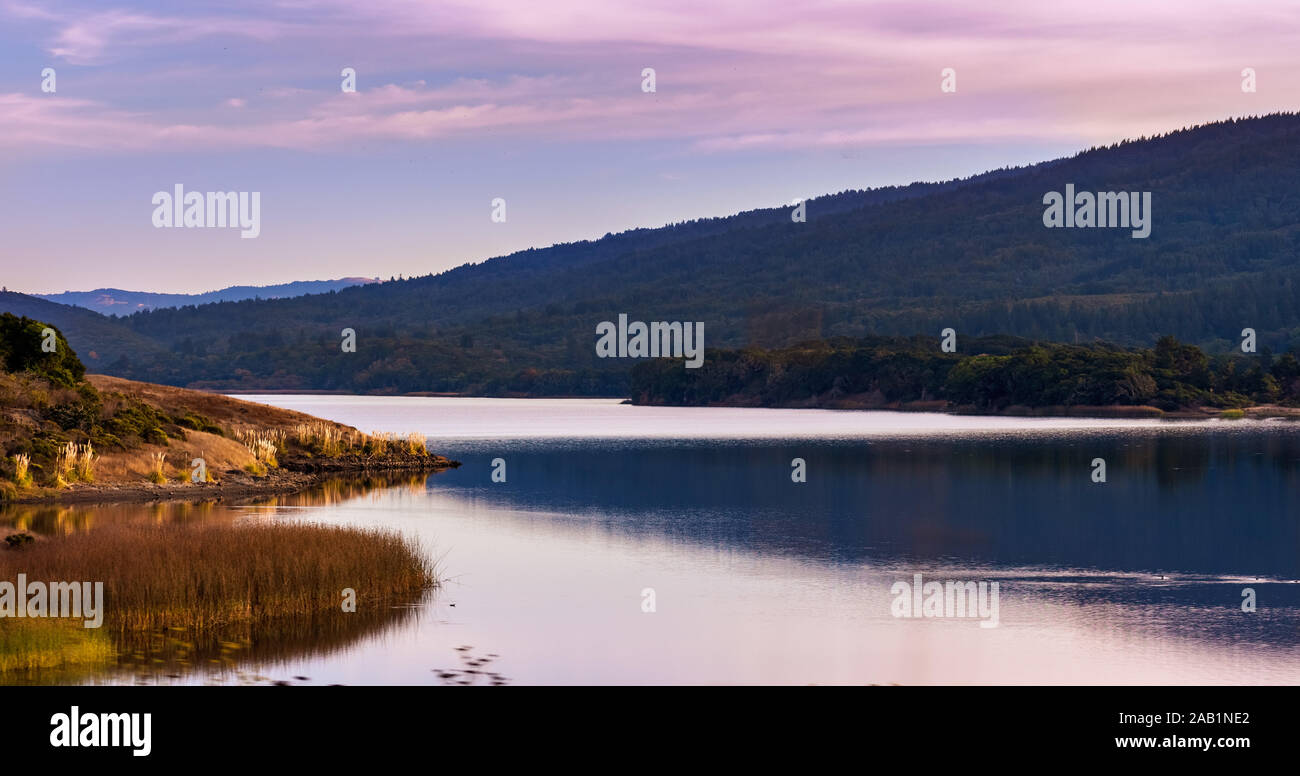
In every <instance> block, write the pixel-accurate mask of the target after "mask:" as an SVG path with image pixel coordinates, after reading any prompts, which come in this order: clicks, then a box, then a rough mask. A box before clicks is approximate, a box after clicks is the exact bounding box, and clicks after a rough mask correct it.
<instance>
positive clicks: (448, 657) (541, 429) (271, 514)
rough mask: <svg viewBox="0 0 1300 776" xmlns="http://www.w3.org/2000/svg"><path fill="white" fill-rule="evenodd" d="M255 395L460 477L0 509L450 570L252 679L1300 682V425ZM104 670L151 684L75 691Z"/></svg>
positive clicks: (34, 523) (42, 519) (40, 526)
mask: <svg viewBox="0 0 1300 776" xmlns="http://www.w3.org/2000/svg"><path fill="white" fill-rule="evenodd" d="M242 398H248V399H251V400H254V401H260V402H265V403H268V404H274V405H277V406H281V407H287V408H291V409H296V410H302V411H304V412H309V413H311V414H313V415H318V416H322V417H326V418H330V419H333V420H337V421H340V422H343V423H347V424H350V425H353V426H356V427H358V428H360V429H362V430H365V431H372V430H377V431H394V432H407V431H420V432H422V433H425V434H427V435H428V436H429V439H430V446H431V447H432V448H433V449H434V450H435V451H436V452H439V453H443V454H446V455H449V456H451V457H453V458H456V459H458V460H460V461H462V462H463V463H464V466H462V467H461V468H460V469H457V470H454V471H449V472H445V473H440V474H436V475H432V476H428V477H425V476H419V477H414V478H410V477H408V478H400V479H399V480H397V481H394V482H393V483H392V484H388V485H384V486H379V487H370V486H360V485H348V484H343V483H340V484H336V485H335V486H332V487H329V488H325V489H322V490H320V491H317V492H315V493H311V494H303V495H299V496H294V497H289V498H282V499H276V500H274V501H272V502H270V503H264V504H259V505H250V506H242V507H221V506H207V507H201V508H196V507H157V508H150V507H115V508H98V509H73V508H66V509H60V510H55V511H54V512H53V513H51V512H50V510H48V509H47V510H46V512H45V513H41V514H32V513H30V512H29V513H28V514H26V516H23V515H21V514H19V513H17V512H12V511H11V512H9V513H4V514H0V521H3V520H5V519H8V520H9V521H10V522H15V521H20V522H21V521H25V523H24V525H26V526H28V527H29V528H30V530H38V531H39V530H54V529H53V528H52V527H51V526H52V524H53V522H58V521H67V522H70V523H76V522H77V521H81V522H90V523H93V522H94V521H95V520H96V519H98V520H112V519H130V517H131V515H132V514H138V513H140V512H141V511H143V510H150V509H152V510H154V512H155V513H157V514H159V515H164V516H166V517H167V518H169V519H176V518H178V516H183V517H186V518H187V519H204V520H217V519H227V520H248V519H254V520H285V521H317V522H323V523H335V524H351V525H360V526H384V527H388V528H395V529H397V530H400V531H402V532H403V533H405V534H407V535H409V536H411V537H414V538H416V539H418V540H419V541H420V542H421V543H422V545H423V546H424V547H425V548H426V549H427V550H428V551H429V552H430V554H432V555H433V556H435V557H437V558H439V559H440V564H441V569H442V573H443V574H444V576H445V577H446V580H447V581H446V583H445V585H444V586H443V588H442V589H441V590H439V591H436V592H435V593H432V594H431V595H430V596H428V597H427V598H426V599H425V600H423V601H421V602H415V603H414V604H413V605H412V606H410V607H404V608H403V609H402V610H400V611H397V610H394V612H393V613H392V616H391V617H388V618H387V619H384V620H383V621H375V622H368V623H366V624H365V625H364V626H358V627H357V630H356V632H355V633H353V634H350V635H349V634H343V635H339V634H333V635H332V636H331V638H330V639H329V641H328V644H325V643H316V644H313V643H310V642H311V640H310V638H309V639H307V640H306V642H305V643H302V644H297V645H280V646H282V647H284V648H283V649H279V650H276V651H269V652H265V651H264V652H263V653H261V654H259V653H256V652H255V653H253V654H252V657H251V658H250V661H249V663H248V664H247V665H246V666H244V668H245V670H247V671H249V672H251V673H255V674H257V675H261V676H264V677H267V678H270V679H284V680H290V681H293V682H294V683H306V684H330V683H343V684H442V683H446V682H448V681H455V680H457V679H459V678H461V677H462V675H457V677H454V678H452V679H449V678H448V677H447V676H445V675H440V674H439V673H438V672H437V671H435V669H457V668H460V667H462V666H461V664H462V662H463V660H464V659H466V658H467V657H478V656H485V655H495V656H497V657H495V658H494V660H493V663H492V664H491V666H492V668H493V669H494V670H496V671H499V672H500V673H501V674H503V675H504V676H505V677H507V678H508V681H509V682H510V683H512V684H530V683H636V684H640V683H792V684H804V683H881V684H887V683H901V684H934V683H938V684H963V683H998V684H1002V683H1143V684H1147V683H1151V684H1161V683H1286V684H1295V683H1300V583H1297V581H1296V580H1297V579H1300V513H1298V512H1297V506H1298V503H1297V502H1298V499H1297V495H1296V494H1298V493H1300V425H1296V424H1289V423H1283V422H1268V421H1265V422H1258V421H1235V422H1229V421H1206V422H1196V423H1187V422H1177V423H1175V422H1161V421H1133V420H1088V419H1028V418H1024V419H1022V418H976V417H950V416H945V415H931V414H903V413H888V412H832V411H821V410H763V409H716V408H648V407H632V406H628V405H622V404H620V403H618V402H617V401H607V400H508V399H450V398H446V399H444V398H409V397H402V398H382V397H340V396H285V395H274V396H246V397H242ZM497 458H500V459H503V460H504V462H505V475H506V481H505V482H504V483H494V482H493V481H492V476H491V475H492V471H493V463H492V462H493V459H497ZM794 458H801V459H803V460H804V462H805V465H806V473H807V481H806V482H804V483H795V482H792V480H791V472H792V467H791V461H792V459H794ZM1096 458H1101V459H1104V461H1105V465H1106V482H1104V483H1096V482H1093V479H1092V474H1093V466H1092V462H1093V460H1094V459H1096ZM196 510H197V511H196ZM915 574H922V575H923V580H924V581H927V582H928V581H939V582H946V581H956V582H968V581H969V582H976V583H978V582H997V583H998V587H999V598H998V622H997V627H981V626H980V622H981V620H980V619H979V618H974V617H910V618H909V617H896V616H894V613H893V611H892V610H893V609H894V608H895V607H896V606H897V603H896V599H897V598H899V597H900V596H899V595H898V594H897V591H896V589H895V584H896V583H898V582H900V581H901V582H907V583H911V582H913V580H914V575H915ZM1247 588H1249V589H1250V590H1253V591H1254V593H1253V597H1254V600H1255V604H1256V610H1255V611H1253V612H1245V611H1243V609H1242V602H1243V600H1244V599H1243V592H1244V591H1245V590H1246V589H1247ZM647 589H652V590H653V598H654V609H655V610H654V611H653V612H646V611H643V604H644V602H645V600H646V597H645V594H646V592H647ZM902 597H903V598H909V596H902ZM385 617H387V615H385ZM986 620H987V618H986ZM458 648H468V649H460V650H458ZM296 676H298V677H308V678H307V679H301V680H297V679H292V677H296ZM106 680H110V681H133V680H134V679H133V678H131V677H125V678H124V677H121V676H118V677H103V676H101V677H90V678H86V679H84V681H106ZM149 681H150V683H185V682H190V683H202V682H212V681H229V676H228V675H219V674H214V673H207V672H192V673H185V674H183V675H179V676H176V677H170V678H169V677H165V676H164V677H155V678H152V679H150V680H149Z"/></svg>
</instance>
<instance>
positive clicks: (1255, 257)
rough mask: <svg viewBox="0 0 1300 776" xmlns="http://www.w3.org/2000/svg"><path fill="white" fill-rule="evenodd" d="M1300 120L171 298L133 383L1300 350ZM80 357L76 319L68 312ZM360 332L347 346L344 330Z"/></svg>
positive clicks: (559, 380) (1221, 126)
mask: <svg viewBox="0 0 1300 776" xmlns="http://www.w3.org/2000/svg"><path fill="white" fill-rule="evenodd" d="M1298 141H1300V116H1297V115H1296V114H1279V115H1271V116H1266V117H1261V118H1250V119H1241V120H1232V121H1225V122H1220V123H1215V124H1209V125H1205V126H1200V127H1195V128H1192V129H1185V130H1179V131H1176V132H1171V133H1170V134H1168V135H1164V136H1161V137H1158V138H1143V139H1138V140H1130V141H1125V142H1123V143H1119V144H1117V145H1113V146H1108V147H1104V148H1094V149H1090V150H1088V151H1085V152H1082V153H1079V154H1077V155H1076V156H1073V157H1070V158H1067V159H1061V160H1055V161H1051V162H1045V163H1043V164H1039V165H1035V166H1032V167H1027V168H1019V169H1011V170H1001V171H997V172H995V173H991V174H987V175H984V176H977V177H975V178H971V179H967V180H964V181H953V182H948V183H943V184H917V185H913V186H910V187H901V188H892V189H882V190H873V191H868V192H844V193H841V194H838V195H833V196H829V197H823V198H818V199H814V200H810V201H809V202H808V203H807V216H808V220H807V222H806V223H795V222H792V221H791V219H790V215H789V214H790V208H789V207H781V208H774V209H770V210H765V211H754V212H751V213H746V214H742V215H739V216H735V217H732V218H730V219H708V220H701V221H694V222H689V223H684V224H675V225H671V226H667V227H663V228H660V229H644V230H635V231H632V232H625V233H622V234H619V235H607V236H606V237H604V238H602V239H600V240H595V241H590V242H581V243H573V244H566V245H558V246H554V247H551V248H547V249H539V250H531V251H524V252H521V253H516V254H512V255H510V256H505V257H501V258H498V259H493V260H490V261H486V262H483V263H481V264H476V265H465V266H462V267H459V268H457V269H454V270H451V271H448V272H444V273H441V274H439V275H433V276H426V277H421V278H414V279H410V280H405V281H397V282H389V283H384V284H380V285H371V286H361V287H356V288H349V289H345V290H342V291H338V292H335V293H331V294H322V295H312V296H304V297H298V298H295V299H283V300H269V301H243V302H235V303H220V304H213V305H204V306H200V307H185V308H180V309H167V310H155V311H152V312H145V313H141V314H138V315H135V316H132V317H131V318H129V319H127V320H126V322H125V323H124V324H122V325H124V326H126V327H129V331H130V332H131V333H133V334H134V335H136V336H139V337H141V338H143V339H145V340H147V341H149V342H152V343H156V344H157V345H158V346H160V348H161V349H162V351H163V352H162V353H158V352H154V351H151V350H148V349H143V350H141V351H140V352H139V353H128V354H126V355H124V356H123V357H120V358H117V359H115V360H114V361H113V362H112V363H110V364H108V365H107V367H106V368H105V370H104V371H108V372H109V373H111V374H117V375H120V376H124V377H130V378H134V379H140V380H150V381H155V382H165V383H172V384H179V385H200V386H208V387H222V388H315V389H341V390H357V391H453V390H463V391H470V392H484V393H496V392H506V391H520V392H527V393H540V394H570V393H571V394H592V393H599V394H609V395H619V394H624V393H625V391H626V386H627V383H626V373H627V370H628V368H629V366H630V362H628V361H626V360H623V359H606V360H601V359H597V358H596V357H595V348H594V343H595V327H596V325H597V324H598V323H599V322H601V321H606V320H615V319H616V318H617V316H618V314H619V313H627V314H628V315H629V317H630V318H632V319H633V320H645V321H653V320H659V321H701V322H703V323H704V325H705V331H706V340H705V344H706V345H707V346H709V347H743V346H748V345H758V346H766V347H780V346H785V345H790V344H793V343H797V342H801V341H806V340H810V339H819V338H826V337H836V336H864V335H869V334H904V335H914V334H924V335H927V336H937V335H938V332H939V330H940V329H941V328H945V327H952V328H954V329H956V330H957V331H958V332H960V333H961V334H962V335H963V336H979V335H985V334H1009V335H1015V336H1019V337H1026V338H1031V339H1036V340H1056V341H1064V342H1088V341H1092V340H1094V339H1098V338H1099V339H1105V340H1110V341H1113V342H1116V343H1120V344H1125V345H1148V346H1149V345H1150V343H1152V342H1154V341H1156V340H1157V339H1158V338H1159V337H1160V336H1161V335H1165V334H1171V335H1174V336H1176V337H1178V338H1179V339H1181V340H1183V341H1186V342H1193V343H1197V344H1200V345H1204V346H1207V347H1208V348H1209V349H1210V350H1216V349H1220V350H1222V349H1226V348H1227V347H1229V345H1230V343H1232V342H1235V338H1237V337H1238V335H1239V333H1240V332H1241V330H1242V329H1243V328H1246V327H1250V328H1254V329H1255V330H1256V331H1257V332H1258V335H1259V339H1260V344H1261V345H1262V346H1268V347H1271V348H1272V349H1273V350H1275V351H1282V350H1285V349H1287V347H1289V346H1291V345H1293V344H1295V343H1296V342H1297V341H1300V326H1298V325H1297V320H1296V317H1297V316H1296V313H1297V310H1300V267H1297V263H1296V258H1297V253H1298V251H1300V191H1297V187H1296V185H1295V182H1296V181H1297V180H1300V142H1298ZM1066 184H1074V187H1075V190H1076V191H1080V192H1082V191H1089V192H1097V191H1117V192H1151V201H1152V211H1153V212H1152V215H1151V218H1152V222H1151V232H1150V236H1149V237H1147V238H1146V239H1134V238H1133V237H1132V236H1131V230H1130V229H1095V228H1094V229H1086V228H1079V229H1048V228H1046V227H1044V225H1043V210H1044V205H1043V197H1044V194H1046V193H1047V192H1051V191H1057V192H1061V191H1064V189H1065V186H1066ZM43 317H44V318H45V319H46V320H51V321H52V322H54V323H56V324H57V325H59V326H60V327H61V328H62V330H63V331H65V332H66V333H67V334H68V336H69V339H70V340H71V341H72V343H73V345H74V347H79V348H83V347H84V346H81V345H78V342H77V337H78V330H77V327H76V326H72V325H69V324H67V323H65V322H64V321H62V320H59V319H58V318H56V317H55V316H52V315H50V314H48V313H45V314H44V316H43ZM343 328H352V329H355V331H356V333H357V351H356V352H355V353H343V352H341V349H340V347H339V337H340V331H341V330H342V329H343Z"/></svg>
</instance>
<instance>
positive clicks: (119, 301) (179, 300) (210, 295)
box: [31, 278, 379, 315]
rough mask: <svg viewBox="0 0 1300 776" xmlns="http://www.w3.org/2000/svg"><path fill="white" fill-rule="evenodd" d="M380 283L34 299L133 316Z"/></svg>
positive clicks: (344, 281)
mask: <svg viewBox="0 0 1300 776" xmlns="http://www.w3.org/2000/svg"><path fill="white" fill-rule="evenodd" d="M378 282H379V278H338V279H336V280H298V281H294V282H292V283H280V284H278V285H272V286H229V287H227V288H221V289H218V290H216V291H207V292H204V293H201V294H159V293H154V292H151V291H126V290H123V289H120V288H96V289H95V290H93V291H63V292H61V293H58V294H31V296H35V297H38V298H40V299H45V300H46V301H50V302H57V303H59V304H67V305H73V306H74V307H84V308H86V309H87V310H94V311H95V312H97V313H101V314H103V315H131V314H132V313H137V312H141V311H144V310H154V309H157V308H160V307H184V306H185V305H198V304H211V303H212V302H238V301H241V300H244V299H287V298H290V297H295V296H303V295H305V294H324V293H328V292H330V291H339V290H341V289H344V288H351V287H352V286H360V285H365V284H367V283H378Z"/></svg>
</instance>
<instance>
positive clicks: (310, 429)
mask: <svg viewBox="0 0 1300 776" xmlns="http://www.w3.org/2000/svg"><path fill="white" fill-rule="evenodd" d="M294 437H295V438H296V439H297V441H298V444H299V445H300V446H302V447H303V448H306V449H307V450H310V451H312V452H313V453H314V454H316V455H320V456H324V457H326V458H338V457H340V456H344V455H362V456H366V457H369V458H378V457H382V456H386V455H390V454H393V453H397V452H405V453H408V454H410V455H420V456H424V455H428V454H429V450H428V447H427V445H426V444H425V437H424V435H423V434H420V433H418V432H411V433H409V434H405V435H398V434H393V433H389V432H385V431H373V432H371V433H369V434H363V433H361V432H359V431H344V430H341V429H339V428H337V427H335V426H331V425H329V424H327V423H301V424H299V425H298V427H297V428H296V429H294Z"/></svg>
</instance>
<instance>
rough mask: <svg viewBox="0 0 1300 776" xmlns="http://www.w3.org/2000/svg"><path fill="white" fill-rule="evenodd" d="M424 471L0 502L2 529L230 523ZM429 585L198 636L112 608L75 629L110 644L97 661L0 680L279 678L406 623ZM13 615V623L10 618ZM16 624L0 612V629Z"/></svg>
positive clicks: (410, 484)
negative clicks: (275, 488) (220, 494)
mask: <svg viewBox="0 0 1300 776" xmlns="http://www.w3.org/2000/svg"><path fill="white" fill-rule="evenodd" d="M425 480H426V476H423V475H420V476H412V475H406V474H404V475H401V476H379V477H365V478H358V479H338V480H329V481H326V482H323V483H321V484H320V485H319V486H317V487H314V488H312V489H311V490H309V491H305V492H302V493H299V494H294V495H291V496H276V497H273V498H265V499H256V500H253V501H250V502H248V504H246V505H245V506H244V507H242V508H232V507H231V506H227V505H223V504H218V503H213V502H203V503H186V502H163V503H152V504H143V505H140V504H137V505H129V504H114V505H101V506H86V505H74V506H50V505H17V506H14V505H11V506H9V507H6V508H4V509H0V527H2V528H3V529H4V531H3V532H4V533H9V532H29V533H33V534H37V535H43V536H58V535H66V534H71V533H74V532H87V531H93V530H95V529H96V528H97V527H98V528H102V527H104V526H109V525H119V524H139V523H147V524H159V525H161V524H179V525H185V524H197V523H199V522H204V523H209V524H210V523H221V522H224V523H233V522H238V521H247V520H254V519H258V518H257V516H256V514H255V513H249V512H248V511H246V509H247V508H249V507H252V508H256V507H272V508H287V507H304V506H311V507H325V506H328V505H331V504H338V503H341V502H344V501H349V500H355V499H359V498H364V497H365V496H366V495H367V494H371V493H377V492H379V491H381V490H385V489H387V490H389V491H399V490H402V489H407V490H410V489H416V490H418V491H421V492H422V491H423V489H424V487H425ZM436 595H437V593H436V591H432V590H431V591H426V592H425V593H423V594H421V595H419V596H417V597H414V598H410V599H407V600H399V601H391V602H389V603H388V604H386V605H383V606H375V607H366V606H363V607H358V609H357V610H356V611H355V612H343V611H342V610H341V609H329V610H324V611H320V612H315V613H313V614H312V615H310V616H306V617H276V618H263V619H258V620H255V621H252V622H243V623H238V624H234V625H228V626H225V627H217V628H214V629H205V630H204V631H203V632H202V633H201V634H198V633H193V632H190V631H188V630H187V629H185V628H178V627H171V628H166V629H162V630H149V631H138V630H130V629H125V628H122V627H116V626H115V623H114V622H113V616H112V608H111V606H110V607H109V609H108V612H107V618H106V621H105V624H104V627H103V628H102V629H100V630H93V631H81V630H79V629H78V630H75V631H74V632H72V633H70V634H67V635H69V636H71V637H75V638H78V639H85V638H90V639H99V640H108V641H109V642H111V650H107V651H106V655H105V657H104V658H103V659H101V660H97V661H94V662H89V663H79V664H74V665H65V666H61V667H58V668H43V669H32V670H26V671H16V670H15V671H7V672H0V684H71V683H85V682H90V683H97V682H108V683H136V684H160V683H162V684H165V683H169V682H172V681H176V680H184V681H194V680H195V678H196V676H197V677H199V678H201V679H202V680H203V681H205V682H207V683H214V684H227V683H241V684H257V683H266V682H284V681H287V680H286V679H284V678H279V676H280V673H281V672H279V670H278V669H280V668H281V667H283V666H285V665H287V664H289V663H292V662H299V661H302V660H305V659H314V658H322V657H329V656H333V657H345V656H346V655H347V653H348V652H349V651H350V650H351V649H352V648H353V647H354V645H355V644H356V642H358V641H361V640H365V639H370V638H382V637H383V636H384V634H386V633H390V632H392V631H394V630H399V629H401V628H404V627H408V626H409V625H410V623H411V622H412V621H413V620H415V619H418V617H419V615H420V612H421V611H422V610H423V609H424V608H425V607H426V606H428V605H429V604H430V603H431V602H432V601H434V600H435V599H436ZM14 623H17V621H14ZM5 627H18V624H11V623H10V622H9V621H4V620H0V628H5ZM299 679H300V680H307V679H309V677H299Z"/></svg>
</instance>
